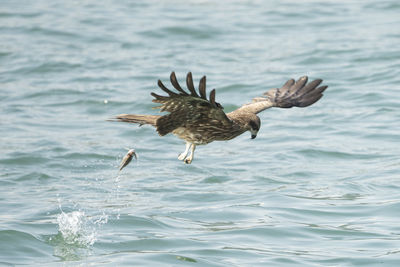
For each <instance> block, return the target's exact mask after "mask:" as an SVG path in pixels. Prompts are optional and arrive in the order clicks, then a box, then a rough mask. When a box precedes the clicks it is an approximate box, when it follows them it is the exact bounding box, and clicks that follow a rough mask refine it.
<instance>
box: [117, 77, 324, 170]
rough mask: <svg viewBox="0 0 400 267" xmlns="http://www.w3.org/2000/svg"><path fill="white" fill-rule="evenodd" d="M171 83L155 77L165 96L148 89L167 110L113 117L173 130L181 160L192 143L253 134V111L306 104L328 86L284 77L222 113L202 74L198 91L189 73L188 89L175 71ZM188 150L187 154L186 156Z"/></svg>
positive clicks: (188, 160) (257, 123)
mask: <svg viewBox="0 0 400 267" xmlns="http://www.w3.org/2000/svg"><path fill="white" fill-rule="evenodd" d="M170 80H171V84H172V86H173V87H174V88H175V89H176V91H175V92H174V91H171V90H169V89H168V88H167V87H165V86H164V84H163V83H162V82H161V81H160V80H158V86H159V87H160V88H161V89H162V90H163V91H164V92H166V93H167V94H168V95H167V96H161V95H158V94H155V93H151V95H152V96H153V97H154V99H153V102H155V103H159V104H161V105H160V106H159V107H157V108H159V109H160V111H166V112H169V114H167V115H164V116H158V115H133V114H121V115H117V116H116V117H115V118H114V120H116V121H122V122H130V123H138V124H140V125H143V124H150V125H152V126H154V127H156V129H157V132H158V133H159V135H161V136H164V135H166V134H168V133H173V134H175V135H176V136H178V137H179V138H181V139H184V140H185V141H186V150H185V152H183V153H181V154H180V155H179V157H178V159H180V160H184V162H185V163H191V162H192V160H193V156H194V150H195V148H196V145H205V144H208V143H210V142H212V141H223V140H230V139H232V138H235V137H236V136H238V135H241V134H242V133H244V132H246V131H250V132H251V138H252V139H254V138H255V137H256V136H257V133H258V130H259V129H260V126H261V122H260V118H259V117H258V116H257V115H256V114H257V113H259V112H261V111H263V110H265V109H268V108H271V107H280V108H291V107H307V106H310V105H312V104H314V103H315V102H317V101H318V100H319V99H320V98H321V97H322V93H323V92H324V91H325V89H326V88H327V87H328V86H319V85H320V84H321V83H322V80H321V79H316V80H314V81H312V82H309V83H307V81H308V78H307V76H303V77H301V78H300V79H299V80H297V81H295V80H293V79H291V80H288V81H287V82H286V83H285V84H284V85H283V86H282V87H281V88H275V89H271V90H269V91H267V92H266V93H264V94H263V95H262V96H260V97H256V98H254V99H253V101H252V102H251V103H249V104H245V105H243V106H241V107H240V108H238V109H236V110H234V111H232V112H230V113H227V114H225V112H224V111H223V107H222V106H221V104H219V103H218V102H216V101H215V89H213V90H212V91H211V92H210V95H209V98H208V99H207V95H206V77H205V76H204V77H203V78H201V79H200V83H199V92H197V91H196V89H195V87H194V84H193V78H192V73H190V72H189V73H188V74H187V76H186V85H187V88H188V90H189V92H187V91H185V90H183V89H182V87H181V86H180V85H179V83H178V81H177V79H176V76H175V73H174V72H172V73H171V76H170ZM189 149H190V150H191V153H190V156H187V155H188V153H189Z"/></svg>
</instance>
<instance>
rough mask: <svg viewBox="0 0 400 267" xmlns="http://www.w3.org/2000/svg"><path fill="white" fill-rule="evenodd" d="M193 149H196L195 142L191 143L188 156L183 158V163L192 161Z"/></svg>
mask: <svg viewBox="0 0 400 267" xmlns="http://www.w3.org/2000/svg"><path fill="white" fill-rule="evenodd" d="M195 149H196V145H195V144H192V146H191V149H190V156H189V157H187V158H186V159H185V163H186V164H190V163H192V160H193V157H194V150H195Z"/></svg>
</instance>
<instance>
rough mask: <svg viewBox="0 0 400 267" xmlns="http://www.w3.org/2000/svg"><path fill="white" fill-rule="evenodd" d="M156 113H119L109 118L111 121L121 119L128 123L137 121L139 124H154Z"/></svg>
mask: <svg viewBox="0 0 400 267" xmlns="http://www.w3.org/2000/svg"><path fill="white" fill-rule="evenodd" d="M160 117H161V116H158V115H135V114H120V115H117V116H115V117H114V118H112V119H111V121H122V122H129V123H138V124H140V125H143V124H150V125H152V126H154V127H155V126H156V122H157V119H158V118H160Z"/></svg>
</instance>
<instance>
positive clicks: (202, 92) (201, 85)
mask: <svg viewBox="0 0 400 267" xmlns="http://www.w3.org/2000/svg"><path fill="white" fill-rule="evenodd" d="M199 92H200V96H201V98H203V99H205V100H207V95H206V76H203V78H201V79H200V82H199Z"/></svg>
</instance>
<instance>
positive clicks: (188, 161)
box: [184, 158, 192, 164]
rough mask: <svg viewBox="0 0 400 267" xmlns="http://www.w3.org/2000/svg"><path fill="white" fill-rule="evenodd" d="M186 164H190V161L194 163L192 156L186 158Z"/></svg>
mask: <svg viewBox="0 0 400 267" xmlns="http://www.w3.org/2000/svg"><path fill="white" fill-rule="evenodd" d="M184 162H185V164H190V163H192V159H190V158H187V159H185V161H184Z"/></svg>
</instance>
